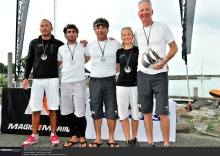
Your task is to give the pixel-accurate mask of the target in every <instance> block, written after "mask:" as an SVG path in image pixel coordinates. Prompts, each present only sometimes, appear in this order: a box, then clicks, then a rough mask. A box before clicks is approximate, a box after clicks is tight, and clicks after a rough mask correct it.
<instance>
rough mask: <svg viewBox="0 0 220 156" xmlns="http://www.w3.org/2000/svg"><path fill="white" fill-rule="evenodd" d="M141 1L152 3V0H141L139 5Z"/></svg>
mask: <svg viewBox="0 0 220 156" xmlns="http://www.w3.org/2000/svg"><path fill="white" fill-rule="evenodd" d="M141 2H148V3H151V1H150V0H141V1H140V2H139V3H138V5H139V4H140V3H141Z"/></svg>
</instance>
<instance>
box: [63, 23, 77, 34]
mask: <svg viewBox="0 0 220 156" xmlns="http://www.w3.org/2000/svg"><path fill="white" fill-rule="evenodd" d="M70 28H73V29H75V30H76V32H77V34H78V33H79V29H78V28H77V27H76V25H75V24H67V25H66V26H65V27H64V28H63V32H64V34H66V31H67V29H70Z"/></svg>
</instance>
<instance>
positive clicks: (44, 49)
mask: <svg viewBox="0 0 220 156" xmlns="http://www.w3.org/2000/svg"><path fill="white" fill-rule="evenodd" d="M49 43H50V41H49V42H48V43H47V44H46V47H45V48H44V42H43V40H42V46H43V51H44V55H45V52H46V50H47V46H48V44H49Z"/></svg>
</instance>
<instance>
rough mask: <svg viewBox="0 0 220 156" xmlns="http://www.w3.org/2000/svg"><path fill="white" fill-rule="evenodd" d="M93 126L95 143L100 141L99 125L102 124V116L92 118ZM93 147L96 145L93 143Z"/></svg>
mask: <svg viewBox="0 0 220 156" xmlns="http://www.w3.org/2000/svg"><path fill="white" fill-rule="evenodd" d="M93 123H94V127H95V133H96V139H95V140H94V142H95V143H102V139H101V126H102V118H101V119H93ZM89 147H92V144H89ZM93 147H96V145H94V146H93Z"/></svg>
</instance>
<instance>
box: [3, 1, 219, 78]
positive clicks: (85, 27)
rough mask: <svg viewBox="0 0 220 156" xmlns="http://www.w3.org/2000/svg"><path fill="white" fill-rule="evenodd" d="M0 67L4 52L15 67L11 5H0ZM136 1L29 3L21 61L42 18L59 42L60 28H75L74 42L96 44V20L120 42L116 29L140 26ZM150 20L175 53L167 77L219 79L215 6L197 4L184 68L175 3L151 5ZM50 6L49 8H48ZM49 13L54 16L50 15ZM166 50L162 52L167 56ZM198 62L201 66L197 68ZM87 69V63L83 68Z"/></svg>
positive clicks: (178, 11)
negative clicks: (167, 34) (164, 29)
mask: <svg viewBox="0 0 220 156" xmlns="http://www.w3.org/2000/svg"><path fill="white" fill-rule="evenodd" d="M0 2H1V6H0V19H1V21H2V22H1V23H2V24H1V25H0V36H1V37H0V62H1V63H3V64H5V65H6V64H8V62H7V61H8V53H9V52H11V53H12V59H13V61H12V62H13V63H14V62H15V31H16V0H7V1H6V0H0ZM138 2H139V0H56V3H55V4H54V0H30V5H29V10H28V16H27V22H26V29H25V36H24V42H23V51H22V57H25V56H26V55H27V53H28V46H29V43H30V41H31V40H32V39H34V38H37V37H38V36H39V35H40V31H39V27H40V21H41V20H42V19H45V18H46V19H48V20H50V21H51V22H52V24H53V26H54V31H53V32H52V34H54V35H55V37H56V38H57V39H59V40H61V41H63V42H64V43H66V39H65V38H64V34H63V28H64V27H65V26H66V25H67V24H69V23H70V24H75V25H76V26H77V27H78V28H79V37H78V41H80V40H83V39H85V40H87V41H88V42H89V41H92V40H94V39H96V35H95V33H94V30H93V27H92V24H93V21H95V20H96V19H97V18H100V17H103V18H106V19H107V20H108V21H109V24H110V27H109V33H108V37H113V38H115V39H116V40H118V41H119V42H121V32H120V31H121V28H122V27H125V26H130V27H131V28H132V29H133V31H135V30H136V29H137V28H138V27H140V26H142V23H141V20H140V19H139V17H138ZM151 2H152V5H153V10H154V14H153V17H152V18H153V20H154V21H159V22H164V23H166V24H167V25H168V26H169V27H170V29H171V31H172V33H173V35H174V38H175V42H176V43H177V46H178V52H177V54H176V55H175V56H174V57H173V59H171V60H170V61H169V62H168V65H169V75H185V74H187V73H188V74H189V75H194V74H201V68H202V67H203V74H204V75H206V74H208V75H215V74H220V61H219V58H220V44H219V41H220V20H219V19H220V9H219V6H220V1H219V0H197V1H196V7H195V16H194V24H193V35H192V43H191V53H190V54H188V55H187V58H188V62H187V66H186V65H185V61H184V60H183V59H182V26H181V17H180V7H179V0H151ZM54 6H55V7H54ZM54 8H55V13H54ZM168 50H169V48H168V47H167V52H168ZM203 59H204V63H203V65H202V62H203ZM85 66H86V68H87V69H88V70H90V68H91V66H90V61H89V62H88V63H87V64H86V65H85Z"/></svg>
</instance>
